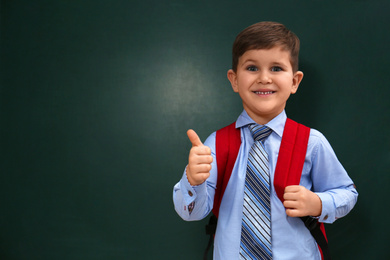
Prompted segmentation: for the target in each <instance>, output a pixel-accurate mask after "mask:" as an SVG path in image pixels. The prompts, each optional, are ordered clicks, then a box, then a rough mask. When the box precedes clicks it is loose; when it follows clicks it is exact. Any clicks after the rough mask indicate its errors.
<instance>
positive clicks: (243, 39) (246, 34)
mask: <svg viewBox="0 0 390 260" xmlns="http://www.w3.org/2000/svg"><path fill="white" fill-rule="evenodd" d="M275 46H280V47H281V48H282V49H283V50H285V51H288V52H289V53H290V62H291V66H292V68H293V71H294V72H296V71H298V56H299V39H298V37H297V36H296V35H295V34H294V33H293V32H292V31H290V30H288V29H287V28H286V27H285V26H284V25H283V24H280V23H276V22H259V23H256V24H253V25H251V26H249V27H248V28H246V29H244V30H243V31H242V32H241V33H239V34H238V35H237V37H236V40H235V41H234V44H233V64H232V66H233V67H232V69H233V71H235V72H236V71H237V64H238V60H239V59H240V57H241V56H242V55H243V54H244V53H245V52H246V51H249V50H256V49H271V48H273V47H275Z"/></svg>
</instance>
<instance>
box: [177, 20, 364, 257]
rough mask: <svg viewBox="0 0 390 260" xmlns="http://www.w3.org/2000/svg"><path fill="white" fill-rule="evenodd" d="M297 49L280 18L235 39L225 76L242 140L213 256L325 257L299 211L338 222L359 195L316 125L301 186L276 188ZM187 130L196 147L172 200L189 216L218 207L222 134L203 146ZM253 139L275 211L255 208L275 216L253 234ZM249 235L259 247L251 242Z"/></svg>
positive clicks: (294, 81) (297, 74)
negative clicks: (235, 97)
mask: <svg viewBox="0 0 390 260" xmlns="http://www.w3.org/2000/svg"><path fill="white" fill-rule="evenodd" d="M298 55H299V39H298V38H297V36H296V35H295V34H294V33H292V32H291V31H289V30H288V29H287V28H286V27H285V26H284V25H282V24H279V23H274V22H260V23H257V24H254V25H252V26H250V27H248V28H246V29H245V30H244V31H242V32H241V33H240V34H239V35H238V36H237V37H236V40H235V42H234V44H233V67H232V69H230V70H229V71H228V73H227V77H228V79H229V81H230V83H231V85H232V88H233V91H234V92H237V93H238V94H239V95H240V97H241V99H242V103H243V107H244V111H243V112H242V113H241V115H240V116H239V117H238V119H237V121H236V128H239V129H240V133H241V146H240V150H239V153H238V156H237V159H236V162H235V165H234V168H233V171H232V173H231V176H230V179H229V183H228V185H227V187H226V190H225V192H224V196H223V198H222V201H221V205H220V209H219V216H218V225H217V231H216V235H215V241H214V259H221V260H229V259H234V260H236V259H272V258H273V259H277V260H279V259H294V260H295V259H321V254H320V252H319V249H318V247H317V245H316V242H315V240H314V238H313V237H312V235H311V234H310V232H309V231H308V229H307V228H306V227H305V226H304V223H303V222H302V221H301V220H300V219H299V217H303V216H313V217H316V218H318V221H319V222H322V223H333V222H334V221H335V220H336V219H337V218H340V217H343V216H345V215H346V214H348V213H349V211H350V210H351V209H352V208H353V207H354V205H355V203H356V200H357V196H358V194H357V191H356V189H355V188H354V184H353V182H352V180H351V179H350V178H349V176H348V175H347V173H346V171H345V170H344V168H343V167H342V165H341V164H340V162H339V161H338V159H337V157H336V155H335V154H334V152H333V150H332V148H331V146H330V144H329V143H328V141H327V140H326V139H325V137H324V136H323V135H322V134H321V133H320V132H318V131H316V130H314V129H311V130H310V136H309V141H308V146H307V152H306V157H305V163H304V167H303V171H302V175H301V181H300V184H299V185H294V186H287V187H286V188H285V190H284V196H283V198H284V202H283V203H282V202H281V201H280V199H279V198H278V197H277V195H276V193H275V189H274V187H273V182H274V171H275V167H276V162H277V158H278V153H279V147H280V143H281V138H282V135H283V130H284V126H285V122H286V119H287V116H286V113H285V110H284V109H285V106H286V102H287V99H288V98H289V96H290V94H294V93H295V92H296V91H297V89H298V86H299V83H300V82H301V80H302V78H303V73H302V72H301V71H298ZM253 126H256V127H258V128H264V126H266V128H267V129H271V130H272V131H269V132H270V134H269V133H268V134H269V135H268V136H267V137H266V138H265V140H261V141H254V137H252V133H251V131H252V130H251V129H252V128H253ZM187 134H188V138H189V140H190V141H191V143H192V148H191V150H190V154H189V160H188V165H187V167H186V169H185V172H184V174H183V177H182V179H181V180H180V182H179V183H177V184H176V185H175V187H174V192H173V199H174V204H175V210H176V211H177V213H178V214H179V215H180V216H181V217H182V218H183V219H184V220H189V221H190V220H200V219H202V218H205V217H206V216H207V215H208V214H209V212H210V211H211V209H212V208H213V199H214V194H215V188H216V183H217V164H216V158H215V155H216V154H215V137H216V133H215V132H214V133H213V134H211V135H210V136H209V137H208V138H207V140H206V142H205V144H204V145H203V144H202V142H201V141H200V139H199V137H198V136H197V134H196V133H195V132H194V131H193V130H189V131H188V132H187ZM254 143H261V144H259V145H258V147H259V148H258V149H260V150H261V149H263V150H262V151H264V150H265V153H264V152H261V153H263V154H265V155H263V156H266V157H267V156H268V158H267V159H262V160H263V161H264V162H265V164H267V166H266V167H265V168H268V169H266V170H264V172H266V174H265V175H264V176H267V174H268V175H269V176H268V177H264V179H266V178H269V180H266V182H268V183H269V187H268V190H269V191H268V192H269V195H268V200H270V208H271V210H270V215H269V212H268V213H267V212H265V213H262V212H260V211H254V212H255V213H253V217H254V218H255V219H259V218H261V219H260V221H259V223H263V222H261V221H264V223H266V221H267V220H266V218H267V216H268V221H270V223H269V224H257V225H256V224H254V225H255V226H256V227H255V228H256V229H259V230H260V229H263V231H265V232H264V234H260V235H258V236H257V235H253V234H257V231H253V232H252V231H250V232H246V231H245V230H247V228H248V227H247V226H245V224H244V222H245V223H246V220H245V221H243V218H246V216H247V214H248V212H246V211H248V210H247V207H248V205H249V204H250V203H254V202H253V201H251V199H248V194H247V189H248V187H247V181H248V180H246V178H248V176H247V175H250V174H249V173H247V171H248V169H249V165H248V162H251V161H252V160H253V159H252V157H253V156H254V155H253V154H254V152H253V149H255V148H254V147H252V145H254ZM255 153H258V154H260V152H255ZM258 156H260V157H261V156H262V155H258ZM255 160H257V159H255ZM267 160H268V161H267ZM247 165H248V166H247ZM259 171H260V170H259ZM261 171H262V170H261ZM267 172H268V173H267ZM258 175H259V174H258ZM249 197H250V196H249ZM265 200H266V199H263V200H260V201H258V202H257V207H259V208H262V209H263V208H267V206H264V205H263V203H264V201H265ZM255 203H256V202H255ZM260 204H261V205H260ZM250 207H252V206H250ZM243 211H244V212H243ZM249 211H250V210H249ZM250 214H252V213H250ZM267 214H268V215H267ZM260 215H261V217H259V216H260ZM263 216H265V217H266V218H265V220H263ZM259 225H260V226H261V227H259ZM263 225H264V227H263ZM267 228H268V229H269V230H268V231H267ZM260 232H262V231H260ZM244 233H245V234H248V233H249V234H250V235H249V238H248V237H246V238H244V237H245V236H246V235H244ZM256 236H257V237H256ZM267 236H268V237H267ZM245 239H249V240H250V241H252V242H253V244H255V246H253V245H250V244H246V242H244V241H245ZM252 246H253V248H251V247H252ZM263 254H264V256H263Z"/></svg>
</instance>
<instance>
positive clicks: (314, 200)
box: [283, 185, 322, 217]
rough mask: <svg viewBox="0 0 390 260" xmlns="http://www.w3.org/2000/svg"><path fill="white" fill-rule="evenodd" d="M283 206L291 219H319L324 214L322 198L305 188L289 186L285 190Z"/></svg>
mask: <svg viewBox="0 0 390 260" xmlns="http://www.w3.org/2000/svg"><path fill="white" fill-rule="evenodd" d="M283 198H284V202H283V205H284V207H285V208H286V214H287V215H288V216H290V217H304V216H313V217H318V216H320V215H321V212H322V202H321V199H320V197H318V195H317V194H315V193H314V192H312V191H310V190H308V189H306V188H305V187H303V186H298V185H292V186H287V187H286V189H285V190H284V195H283Z"/></svg>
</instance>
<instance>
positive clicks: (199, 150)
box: [187, 129, 213, 186]
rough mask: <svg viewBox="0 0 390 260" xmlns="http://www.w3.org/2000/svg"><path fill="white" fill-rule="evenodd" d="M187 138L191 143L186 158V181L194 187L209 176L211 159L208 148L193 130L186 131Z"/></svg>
mask: <svg viewBox="0 0 390 260" xmlns="http://www.w3.org/2000/svg"><path fill="white" fill-rule="evenodd" d="M187 136H188V139H190V141H191V143H192V148H191V150H190V155H189V157H188V166H187V179H188V181H189V183H190V184H191V185H192V186H196V185H200V184H202V183H203V182H205V181H206V179H207V178H208V177H209V176H210V170H211V163H212V161H213V157H212V156H211V150H210V148H209V147H207V146H205V145H203V143H202V142H201V141H200V139H199V136H198V135H197V134H196V133H195V131H194V130H192V129H190V130H188V131H187Z"/></svg>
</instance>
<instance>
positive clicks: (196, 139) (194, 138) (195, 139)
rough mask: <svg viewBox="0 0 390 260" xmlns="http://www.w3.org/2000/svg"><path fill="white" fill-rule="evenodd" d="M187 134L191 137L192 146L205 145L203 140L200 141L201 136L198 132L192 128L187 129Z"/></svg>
mask: <svg viewBox="0 0 390 260" xmlns="http://www.w3.org/2000/svg"><path fill="white" fill-rule="evenodd" d="M187 136H188V139H190V142H191V143H192V146H201V145H203V143H202V141H200V138H199V136H198V135H197V133H196V132H195V131H194V130H192V129H190V130H188V131H187Z"/></svg>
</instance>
